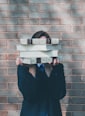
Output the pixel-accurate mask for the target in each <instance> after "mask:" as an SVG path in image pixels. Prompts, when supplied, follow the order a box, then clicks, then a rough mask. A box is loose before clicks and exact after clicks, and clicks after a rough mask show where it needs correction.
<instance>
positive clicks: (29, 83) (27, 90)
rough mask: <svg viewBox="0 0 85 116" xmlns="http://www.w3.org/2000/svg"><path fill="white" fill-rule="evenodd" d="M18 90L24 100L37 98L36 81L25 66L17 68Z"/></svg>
mask: <svg viewBox="0 0 85 116" xmlns="http://www.w3.org/2000/svg"><path fill="white" fill-rule="evenodd" d="M17 77H18V88H19V90H20V92H21V93H22V95H23V97H24V99H26V100H31V99H32V98H33V97H35V96H36V81H35V78H33V77H32V75H31V74H30V73H29V71H28V67H26V66H25V65H18V66H17Z"/></svg>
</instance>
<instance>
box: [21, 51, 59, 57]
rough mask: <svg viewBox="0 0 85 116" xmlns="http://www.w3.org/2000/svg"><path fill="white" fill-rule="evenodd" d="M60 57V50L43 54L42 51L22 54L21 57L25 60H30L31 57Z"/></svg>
mask: <svg viewBox="0 0 85 116" xmlns="http://www.w3.org/2000/svg"><path fill="white" fill-rule="evenodd" d="M57 56H58V50H54V51H47V52H46V51H45V52H41V51H36V52H34V51H32V52H31V51H28V52H20V57H25V58H30V57H32V58H33V57H37V58H38V57H57Z"/></svg>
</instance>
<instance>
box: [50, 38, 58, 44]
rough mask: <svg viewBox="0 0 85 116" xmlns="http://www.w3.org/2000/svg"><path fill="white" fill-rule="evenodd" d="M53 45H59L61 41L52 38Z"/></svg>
mask: <svg viewBox="0 0 85 116" xmlns="http://www.w3.org/2000/svg"><path fill="white" fill-rule="evenodd" d="M51 44H59V39H56V38H52V39H51Z"/></svg>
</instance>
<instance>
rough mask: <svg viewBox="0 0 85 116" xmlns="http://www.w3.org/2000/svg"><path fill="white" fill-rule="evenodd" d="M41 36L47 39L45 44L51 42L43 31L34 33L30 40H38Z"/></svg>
mask: <svg viewBox="0 0 85 116" xmlns="http://www.w3.org/2000/svg"><path fill="white" fill-rule="evenodd" d="M42 36H45V37H46V38H47V43H50V42H51V37H50V36H49V34H48V33H47V32H44V31H38V32H36V33H34V34H33V36H32V38H40V37H42Z"/></svg>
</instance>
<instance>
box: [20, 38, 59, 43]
mask: <svg viewBox="0 0 85 116" xmlns="http://www.w3.org/2000/svg"><path fill="white" fill-rule="evenodd" d="M31 41H32V43H31ZM20 43H21V44H23V45H29V44H33V45H42V44H47V40H46V39H40V38H34V39H32V40H31V38H28V37H27V36H26V37H24V38H21V39H20ZM50 44H59V39H57V38H51V43H50Z"/></svg>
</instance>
